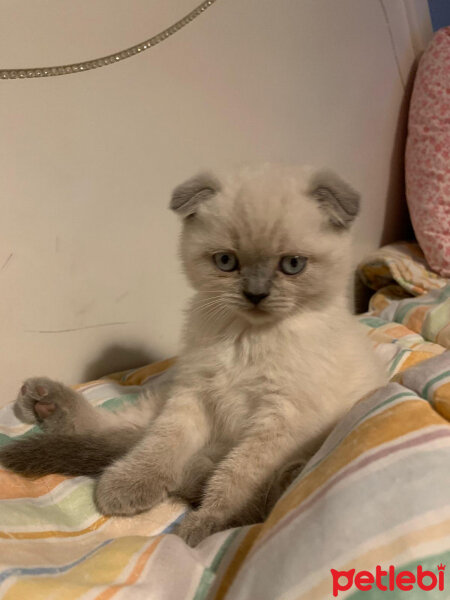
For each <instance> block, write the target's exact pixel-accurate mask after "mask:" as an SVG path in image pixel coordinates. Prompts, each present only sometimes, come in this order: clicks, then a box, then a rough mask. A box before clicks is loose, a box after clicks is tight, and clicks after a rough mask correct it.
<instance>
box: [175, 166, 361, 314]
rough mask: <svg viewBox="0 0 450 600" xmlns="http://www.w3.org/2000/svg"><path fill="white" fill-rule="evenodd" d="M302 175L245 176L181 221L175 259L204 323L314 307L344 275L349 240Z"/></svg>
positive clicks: (341, 282)
mask: <svg viewBox="0 0 450 600" xmlns="http://www.w3.org/2000/svg"><path fill="white" fill-rule="evenodd" d="M309 187H310V175H308V173H305V172H303V171H300V172H299V171H298V170H297V171H295V172H293V171H288V170H286V169H283V170H279V169H276V170H273V169H268V168H265V169H262V170H260V171H258V172H248V171H247V172H245V173H244V174H240V175H239V176H238V177H236V178H234V179H233V180H231V181H228V182H227V183H225V185H224V186H223V188H222V190H221V191H220V192H219V193H217V194H215V195H214V196H213V197H211V198H209V199H207V200H204V201H203V202H201V203H200V204H199V205H198V207H197V208H196V210H195V214H192V215H191V216H189V217H187V218H186V219H185V220H184V227H183V236H182V244H181V256H182V261H183V264H184V267H185V270H186V273H187V275H188V278H189V280H190V282H191V284H192V285H193V287H194V288H195V289H196V290H197V291H198V293H199V296H200V306H201V308H200V309H199V310H200V311H203V312H204V316H205V319H206V318H208V319H209V318H212V317H217V318H226V317H227V316H230V315H233V316H238V317H240V318H242V319H245V320H246V321H248V322H250V323H253V324H258V323H261V324H262V323H266V322H269V321H275V320H279V319H282V318H284V317H286V316H288V315H292V314H294V313H296V312H299V311H304V310H310V309H313V308H320V307H321V306H323V305H324V304H327V303H328V302H330V301H332V300H333V298H334V297H335V296H336V294H338V293H341V292H342V290H343V288H344V287H345V284H346V282H347V278H348V269H349V235H348V232H347V231H346V230H345V229H342V228H341V229H337V228H336V227H333V226H332V225H331V224H330V222H329V217H328V215H327V214H326V213H325V212H324V211H323V210H321V209H320V208H319V206H318V203H317V201H316V200H314V199H313V198H312V197H311V195H310V193H309V192H310V190H309Z"/></svg>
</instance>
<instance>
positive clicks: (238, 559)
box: [97, 524, 262, 600]
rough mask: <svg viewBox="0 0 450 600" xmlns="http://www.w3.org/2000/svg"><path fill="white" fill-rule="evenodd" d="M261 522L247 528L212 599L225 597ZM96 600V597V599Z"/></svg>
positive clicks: (253, 541) (251, 545) (217, 599)
mask: <svg viewBox="0 0 450 600" xmlns="http://www.w3.org/2000/svg"><path fill="white" fill-rule="evenodd" d="M261 528H262V524H259V525H254V526H253V527H252V528H251V529H249V531H248V533H247V535H246V536H245V538H244V539H243V540H242V542H241V545H240V546H239V548H238V549H237V551H236V554H235V555H234V558H233V560H232V561H231V562H230V564H229V566H228V569H227V570H226V571H225V573H224V575H223V578H222V581H221V582H220V586H219V588H218V590H217V592H216V595H215V596H214V600H222V599H223V598H225V595H226V594H227V592H228V590H229V589H230V586H231V584H232V583H233V581H234V579H235V577H236V575H237V573H238V571H239V569H240V568H241V566H242V563H243V562H244V560H245V559H246V558H247V556H248V553H249V552H250V550H251V549H252V548H253V545H254V543H255V541H256V540H257V538H258V536H259V534H260V532H261ZM97 600H98V599H97Z"/></svg>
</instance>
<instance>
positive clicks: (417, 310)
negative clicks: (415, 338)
mask: <svg viewBox="0 0 450 600" xmlns="http://www.w3.org/2000/svg"><path fill="white" fill-rule="evenodd" d="M429 310H430V306H429V305H426V306H416V307H414V308H413V310H412V311H411V313H410V314H409V315H408V316H407V321H406V323H405V325H406V327H408V329H412V330H413V331H415V332H416V333H420V332H421V331H422V325H423V322H424V320H425V317H426V315H427V312H428V311H429Z"/></svg>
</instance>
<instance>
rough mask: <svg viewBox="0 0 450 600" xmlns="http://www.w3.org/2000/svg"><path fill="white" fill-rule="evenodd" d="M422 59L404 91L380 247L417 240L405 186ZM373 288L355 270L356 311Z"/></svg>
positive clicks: (364, 307) (365, 306)
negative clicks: (414, 95) (408, 140)
mask: <svg viewBox="0 0 450 600" xmlns="http://www.w3.org/2000/svg"><path fill="white" fill-rule="evenodd" d="M418 63H419V59H417V60H416V61H415V62H414V64H413V66H412V67H411V71H410V73H409V76H408V80H407V82H406V85H405V91H404V94H403V100H402V103H401V105H400V110H399V114H398V119H397V127H396V131H395V138H394V145H393V147H392V152H391V166H390V172H389V182H388V189H387V202H386V212H385V215H384V224H383V232H382V236H381V240H380V246H385V245H386V244H391V243H392V242H396V241H399V240H406V241H413V240H414V239H415V236H414V230H413V227H412V223H411V218H410V216H409V210H408V205H407V203H406V189H405V149H406V137H407V134H408V113H409V105H410V100H411V93H412V89H413V85H414V79H415V76H416V71H417V66H418ZM373 293H374V292H373V290H370V289H369V288H368V287H366V286H365V285H364V284H363V283H362V281H361V280H360V278H359V276H358V274H357V273H356V272H355V274H354V280H353V299H354V312H355V313H356V314H360V313H362V312H365V311H366V310H367V309H368V304H369V300H370V297H371V296H372V295H373Z"/></svg>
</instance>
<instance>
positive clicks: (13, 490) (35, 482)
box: [0, 470, 70, 500]
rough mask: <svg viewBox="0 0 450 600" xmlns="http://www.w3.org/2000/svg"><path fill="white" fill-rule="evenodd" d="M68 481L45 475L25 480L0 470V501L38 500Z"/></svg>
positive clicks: (56, 476)
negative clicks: (17, 499) (16, 499)
mask: <svg viewBox="0 0 450 600" xmlns="http://www.w3.org/2000/svg"><path fill="white" fill-rule="evenodd" d="M66 479H70V477H64V476H63V475H46V476H45V477H40V478H39V479H26V478H25V477H22V476H21V475H16V474H15V473H11V471H1V470H0V500H10V499H15V498H38V497H39V496H44V495H45V494H48V493H49V492H51V491H52V490H54V489H55V487H56V486H58V485H59V484H60V483H62V482H63V481H66Z"/></svg>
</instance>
